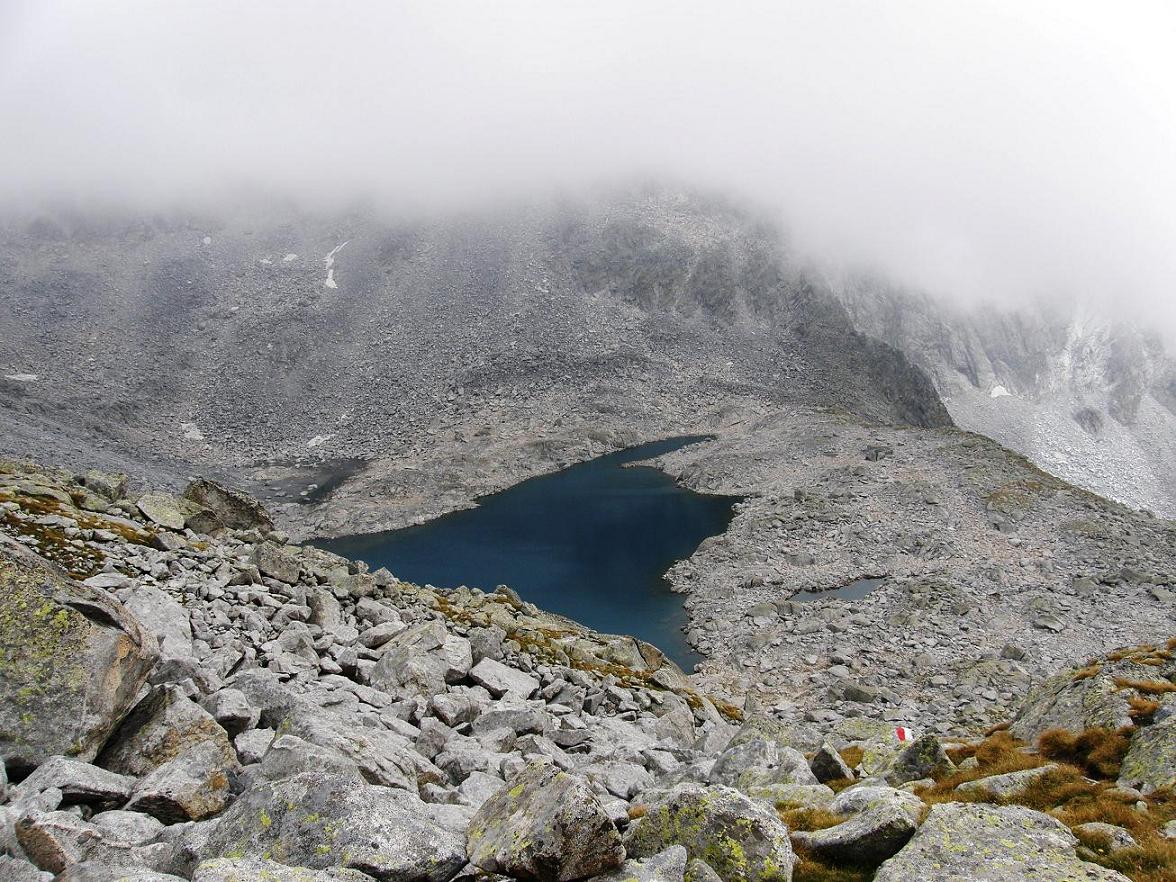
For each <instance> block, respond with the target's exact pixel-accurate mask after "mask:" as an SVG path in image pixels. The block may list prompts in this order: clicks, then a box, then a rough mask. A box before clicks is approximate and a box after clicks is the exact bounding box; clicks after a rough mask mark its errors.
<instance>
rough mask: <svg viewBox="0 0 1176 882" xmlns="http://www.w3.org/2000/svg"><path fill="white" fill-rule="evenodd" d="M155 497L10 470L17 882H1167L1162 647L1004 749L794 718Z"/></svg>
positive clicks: (506, 611)
mask: <svg viewBox="0 0 1176 882" xmlns="http://www.w3.org/2000/svg"><path fill="white" fill-rule="evenodd" d="M127 493H128V491H127V485H126V482H125V481H123V480H120V479H119V478H117V477H112V476H104V475H99V474H97V473H93V474H90V475H86V476H77V475H72V474H70V473H67V472H61V471H56V470H52V469H43V468H37V467H33V466H28V465H21V466H17V465H13V464H6V465H4V466H3V467H2V468H0V589H2V591H0V751H2V752H3V757H4V766H3V768H4V769H5V774H4V776H3V778H2V779H0V852H2V855H0V880H3V882H7V880H19V882H24V880H50V879H59V880H63V882H71V880H72V882H80V880H86V882H100V880H134V882H174V880H177V879H187V880H194V882H262V880H266V882H273V880H277V882H287V880H289V882H295V880H297V882H315V880H349V882H370V880H379V882H451V880H458V879H462V880H464V879H474V878H475V877H477V878H487V879H493V878H501V879H519V880H533V882H574V880H579V879H605V880H609V882H621V880H633V879H635V880H641V882H646V880H650V882H652V880H657V882H686V880H690V882H701V880H707V882H713V880H716V879H717V880H722V882H790V880H796V882H805V880H817V879H833V878H836V879H842V880H870V879H873V880H877V882H891V880H913V879H919V880H931V879H934V880H948V882H955V880H958V882H964V880H990V882H997V880H999V882H1019V880H1025V882H1028V880H1036V882H1043V880H1059V882H1060V880H1063V879H1066V880H1069V879H1074V880H1078V879H1081V880H1119V882H1122V880H1125V879H1129V878H1130V879H1134V880H1136V882H1159V880H1163V879H1170V878H1172V876H1171V872H1172V870H1173V863H1172V860H1173V855H1176V844H1174V842H1173V837H1176V820H1174V819H1176V797H1173V795H1172V788H1173V785H1174V784H1176V699H1174V698H1173V695H1174V694H1176V661H1174V660H1173V646H1176V641H1168V642H1165V640H1166V639H1167V635H1159V634H1157V635H1156V638H1157V640H1158V641H1159V642H1157V643H1154V644H1148V645H1143V646H1134V647H1128V648H1124V649H1123V650H1120V651H1118V652H1115V653H1111V654H1109V655H1104V656H1101V657H1099V658H1095V659H1091V660H1090V662H1089V663H1088V664H1086V665H1084V666H1082V667H1078V668H1073V669H1068V670H1063V671H1059V672H1058V673H1056V674H1055V675H1054V676H1053V677H1052V678H1049V679H1043V680H1041V681H1039V682H1037V683H1035V684H1034V686H1033V688H1032V689H1030V690H1027V691H1026V694H1025V696H1024V700H1023V702H1022V703H1021V705H1020V707H1018V708H1017V709H1016V710H1015V712H1014V713H1013V714H1012V716H1011V718H1010V720H1009V721H1008V723H1007V724H1006V725H1002V726H999V727H997V728H995V729H992V730H990V731H988V732H987V733H979V732H974V731H964V730H960V731H942V729H943V727H939V726H928V727H923V728H920V727H919V726H917V725H908V726H900V725H897V724H896V722H895V721H893V720H883V719H876V718H871V717H869V716H845V717H842V718H841V719H838V720H836V721H834V722H829V723H821V722H817V721H809V722H801V721H796V720H786V719H781V718H778V717H776V716H773V715H770V714H765V713H756V712H754V708H752V707H750V706H748V707H745V708H739V707H736V706H734V705H731V704H728V703H726V702H724V701H722V700H720V699H717V698H715V697H714V696H712V695H709V694H708V693H707V691H706V689H705V688H704V685H705V682H706V681H705V678H699V677H698V676H697V675H687V674H685V673H684V672H682V671H681V670H679V669H678V668H677V667H676V666H675V665H674V664H673V663H672V662H670V661H669V660H668V659H666V658H665V656H663V655H662V653H660V652H659V651H658V650H657V649H656V648H655V647H653V646H650V645H648V644H645V643H642V642H640V641H637V640H635V639H633V638H631V637H625V636H617V635H606V634H599V633H596V632H594V631H591V630H589V629H586V628H584V627H582V626H580V625H578V624H576V623H575V622H572V621H569V620H567V619H564V618H561V617H558V616H554V615H551V614H548V613H545V612H543V611H541V610H539V609H536V608H535V607H534V606H533V605H531V604H528V603H526V602H524V601H522V600H521V599H520V598H518V597H517V596H516V595H515V594H514V593H513V592H511V591H510V590H509V589H508V588H500V589H499V590H497V591H496V592H493V593H484V592H481V591H475V590H470V589H465V588H459V589H455V590H449V591H442V590H438V589H435V588H431V587H428V586H423V587H422V586H416V585H411V584H407V583H404V582H401V581H399V580H397V579H396V578H395V576H394V575H393V574H391V573H389V572H387V571H386V570H376V571H374V572H372V571H369V569H368V568H367V567H366V566H365V565H363V564H362V563H360V562H357V561H349V560H346V559H344V558H341V557H338V556H336V555H333V554H330V553H327V552H325V551H322V550H320V549H317V548H315V547H313V546H298V545H291V544H288V543H287V541H286V540H287V537H286V536H285V535H283V534H282V533H281V532H280V531H279V530H276V529H275V528H274V523H273V521H272V520H271V519H270V518H269V516H268V514H266V512H265V511H264V510H263V509H262V508H261V507H260V506H257V505H256V504H255V503H254V502H253V501H252V500H250V499H249V498H248V497H245V496H244V495H243V494H240V493H238V492H236V491H231V490H229V489H227V488H223V487H220V486H219V485H217V484H215V483H214V482H210V481H206V480H202V481H200V482H198V483H197V484H196V485H195V486H194V487H193V488H191V489H190V490H189V491H188V492H185V493H184V494H183V495H180V496H172V495H169V494H167V493H162V492H148V493H143V494H139V495H138V496H137V497H131V496H128V495H127ZM744 711H746V715H745V713H744ZM907 722H908V723H913V721H907ZM912 729H913V731H912Z"/></svg>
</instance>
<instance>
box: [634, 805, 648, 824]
mask: <svg viewBox="0 0 1176 882" xmlns="http://www.w3.org/2000/svg"><path fill="white" fill-rule="evenodd" d="M648 812H649V806H647V805H646V804H645V803H643V802H639V803H637V805H631V806H629V820H630V821H636V820H637V819H638V818H644V817H645V815H646V814H647V813H648Z"/></svg>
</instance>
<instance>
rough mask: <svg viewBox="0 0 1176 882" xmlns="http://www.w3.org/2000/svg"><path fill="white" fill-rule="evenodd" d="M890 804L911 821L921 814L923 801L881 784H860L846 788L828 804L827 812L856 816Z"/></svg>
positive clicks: (910, 794)
mask: <svg viewBox="0 0 1176 882" xmlns="http://www.w3.org/2000/svg"><path fill="white" fill-rule="evenodd" d="M886 803H890V804H893V805H896V806H898V807H899V808H901V809H902V810H903V811H905V812H906V813H907V814H908V815H909V816H910V817H911V819H912V820H916V821H917V820H918V819H919V818H920V817H922V814H923V808H924V806H923V800H921V799H919V797H917V796H915V795H914V794H913V793H908V792H907V791H905V790H896V789H895V788H893V787H887V786H885V785H883V784H875V783H870V782H862V783H861V784H855V785H854V786H853V787H847V788H846V789H845V790H842V791H841V792H840V793H838V794H837V796H835V797H834V798H833V801H832V802H831V803H829V811H831V812H833V813H834V814H837V815H856V814H859V813H860V812H864V811H867V810H868V809H870V808H872V807H873V806H876V805H882V804H886Z"/></svg>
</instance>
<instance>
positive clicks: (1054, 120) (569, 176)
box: [0, 0, 1176, 331]
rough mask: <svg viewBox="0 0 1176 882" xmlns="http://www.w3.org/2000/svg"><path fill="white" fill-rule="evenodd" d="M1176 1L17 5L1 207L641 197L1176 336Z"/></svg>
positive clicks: (0, 97)
mask: <svg viewBox="0 0 1176 882" xmlns="http://www.w3.org/2000/svg"><path fill="white" fill-rule="evenodd" d="M1173 45H1176V9H1173V8H1172V6H1171V4H1167V3H1162V2H1156V3H1143V2H1135V3H1117V4H1107V3H1101V2H1053V0H1050V2H1024V0H1021V2H988V3H984V4H968V8H964V4H955V3H952V4H945V3H942V2H931V0H927V2H921V0H911V2H892V3H886V4H879V3H877V2H866V0H861V2H855V0H845V2H830V0H820V2H818V0H812V2H801V3H788V4H780V3H764V4H757V3H743V4H721V5H720V4H710V3H691V2H672V3H671V2H657V3H642V4H623V3H599V2H597V3H592V4H576V5H574V6H572V5H569V4H556V3H540V2H534V3H520V2H500V3H493V4H483V3H419V4H409V3H391V4H377V3H360V2H350V3H348V2H342V3H331V4H325V3H311V2H300V0H284V2H272V3H249V4H241V3H237V2H214V0H207V2H201V3H190V4H179V3H158V2H109V3H102V4H95V3H84V2H76V3H74V2H44V0H37V2H34V0H29V2H21V0H15V2H13V0H9V2H4V3H2V4H0V120H3V127H4V133H5V134H4V137H3V138H0V201H2V204H3V205H5V206H8V207H14V206H20V207H28V206H36V205H39V204H42V203H44V202H47V201H55V200H63V199H64V200H68V201H69V202H71V203H75V204H81V205H83V206H88V205H91V204H92V205H94V206H109V205H120V206H130V207H133V208H136V209H139V210H149V209H153V208H158V207H165V206H174V205H177V204H179V205H183V204H189V203H190V204H202V205H203V206H205V207H207V205H208V204H209V203H210V202H211V203H215V202H216V200H217V199H221V198H227V197H228V195H230V194H240V193H242V192H259V193H267V194H279V195H282V196H289V197H293V198H296V199H299V200H302V201H305V202H306V203H308V204H309V205H311V206H338V205H341V204H345V203H347V202H349V201H351V200H354V199H364V200H370V201H372V202H374V203H375V204H377V205H379V206H381V207H382V208H384V209H386V210H391V211H396V210H399V209H401V208H405V209H408V208H414V209H415V208H418V207H420V206H430V207H440V208H442V209H450V208H457V207H463V206H466V205H477V204H485V203H486V202H487V201H493V200H497V199H503V198H508V197H516V196H530V195H534V194H541V193H544V192H546V191H548V190H549V189H552V188H560V187H577V186H581V185H584V184H588V183H592V182H596V181H600V180H610V179H616V178H618V177H625V176H631V175H648V176H652V177H655V178H656V177H662V176H665V177H671V178H673V179H674V180H678V181H688V182H691V183H693V184H697V185H699V186H703V187H707V188H719V189H722V190H727V191H731V192H733V193H735V194H738V195H739V196H741V197H744V198H748V199H750V200H753V201H754V202H755V203H757V204H758V205H760V206H763V207H766V208H768V209H769V210H770V211H772V212H773V213H776V214H777V215H778V216H779V217H780V218H781V219H782V221H783V222H784V223H785V225H786V226H787V228H788V230H789V231H790V234H791V235H792V237H793V238H794V239H795V241H796V243H797V244H798V246H799V247H801V248H802V249H803V250H806V251H808V252H811V253H814V254H816V255H819V256H822V257H825V258H829V259H835V260H837V261H846V262H863V263H867V264H870V265H872V266H876V267H878V268H879V269H881V270H882V271H884V272H885V273H887V274H888V275H889V276H891V277H893V278H895V279H898V280H900V281H902V282H905V283H908V284H911V285H914V286H920V287H924V288H926V289H928V290H930V291H932V292H934V293H936V294H938V295H940V296H946V297H952V298H955V299H957V300H960V301H963V302H969V303H970V302H976V301H979V300H981V299H986V298H994V299H997V300H1000V301H1002V302H1006V303H1007V302H1020V301H1023V300H1025V299H1027V298H1082V299H1091V300H1093V301H1096V302H1099V303H1102V304H1103V305H1108V304H1109V305H1111V306H1113V307H1114V308H1115V309H1116V310H1117V311H1119V312H1121V313H1122V314H1125V315H1139V316H1143V317H1145V318H1146V319H1147V320H1148V321H1149V322H1154V323H1155V324H1156V325H1157V326H1160V327H1164V328H1166V329H1168V330H1169V331H1171V330H1173V329H1176V302H1174V301H1176V297H1174V296H1173V295H1174V294H1176V291H1174V284H1173V279H1174V278H1176V247H1174V246H1173V243H1174V242H1176V164H1174V163H1173V157H1174V156H1176V53H1173V52H1172V51H1171V47H1172V46H1173Z"/></svg>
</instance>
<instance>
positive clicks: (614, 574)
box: [316, 437, 738, 671]
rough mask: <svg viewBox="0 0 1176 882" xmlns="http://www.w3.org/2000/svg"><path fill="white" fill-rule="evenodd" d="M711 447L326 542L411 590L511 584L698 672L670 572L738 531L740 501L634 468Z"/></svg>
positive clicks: (594, 466)
mask: <svg viewBox="0 0 1176 882" xmlns="http://www.w3.org/2000/svg"><path fill="white" fill-rule="evenodd" d="M700 440H704V439H702V438H695V437H691V438H671V439H667V440H664V441H656V442H654V443H652V444H643V445H641V446H640V447H634V448H630V449H628V450H622V451H620V452H618V453H613V454H609V455H607V456H602V457H599V458H597V459H593V460H589V461H588V462H584V463H580V464H579V465H574V466H571V467H570V468H567V469H564V470H563V471H561V472H556V473H554V474H551V475H543V476H541V477H538V478H532V479H531V480H528V481H524V482H523V483H521V484H518V485H516V486H514V487H511V488H510V489H508V490H504V491H503V492H501V493H495V494H493V495H491V496H485V497H483V498H481V499H480V500H478V506H477V508H472V509H467V510H464V511H459V512H454V513H453V514H449V515H445V516H444V517H440V518H437V519H436V520H433V521H430V522H428V523H425V524H420V525H418V526H415V527H408V528H405V529H403V530H393V531H390V532H386V533H370V534H365V535H360V536H348V537H344V538H340V539H331V540H321V541H318V542H316V544H317V545H319V546H321V547H323V548H326V549H328V550H330V551H334V552H336V553H338V554H342V555H345V556H346V557H350V558H359V559H361V560H364V561H366V562H367V563H368V564H369V565H371V567H372V568H373V569H374V568H376V567H381V566H384V567H387V568H388V569H389V570H391V571H392V573H394V574H395V575H396V576H397V577H398V578H400V579H403V580H405V581H408V582H416V583H418V584H426V583H427V584H430V585H435V586H437V587H440V588H452V587H456V586H458V585H467V586H470V587H474V588H481V589H483V590H487V591H491V590H493V589H494V588H495V587H496V586H498V585H509V586H510V587H511V588H513V589H514V590H515V591H517V592H518V593H519V595H520V596H521V597H522V598H523V599H524V600H529V601H531V602H532V603H534V604H535V605H537V606H539V607H540V608H542V609H546V610H550V611H552V612H556V613H561V614H562V615H565V616H569V617H570V618H573V619H575V620H576V621H578V622H581V623H583V624H585V625H587V626H588V627H590V628H595V629H596V630H598V631H604V632H606V633H611V634H632V635H634V636H635V637H640V638H641V639H642V640H646V641H648V642H649V643H652V644H654V645H655V646H657V647H658V648H659V649H661V650H662V651H663V652H664V653H666V655H668V656H669V657H670V658H672V659H674V661H676V662H677V663H678V664H679V665H680V666H681V667H682V668H683V669H684V670H686V671H690V670H692V669H693V666H694V664H695V663H697V662H698V661H700V660H701V656H699V655H698V654H697V653H696V652H694V650H693V649H691V648H690V646H689V644H687V642H686V639H685V635H684V634H683V631H682V629H683V628H684V627H685V625H686V624H687V616H686V611H685V609H684V608H683V606H682V595H680V594H675V593H673V592H672V591H670V589H669V586H668V584H667V583H666V581H665V579H664V578H663V575H664V573H665V572H666V570H667V569H669V567H670V566H671V565H672V564H673V563H674V562H675V561H678V560H681V559H683V558H686V557H689V556H690V555H691V554H692V553H693V552H694V550H695V549H696V548H697V547H698V545H699V543H700V542H702V541H703V540H704V539H706V538H707V537H708V536H713V535H715V534H718V533H721V532H723V530H725V529H726V527H727V524H728V523H730V521H731V518H732V516H733V511H732V505H733V504H734V503H735V502H736V501H738V499H737V497H731V496H710V495H705V494H700V493H695V492H693V491H691V490H687V489H684V488H682V487H679V486H678V485H677V484H675V483H674V482H673V480H672V479H671V478H670V477H669V476H668V475H666V474H664V473H663V472H660V471H658V470H657V469H654V468H649V467H646V466H629V467H625V463H630V462H634V461H636V460H641V459H648V458H650V457H654V456H659V455H661V454H663V453H667V452H669V451H671V450H676V449H678V448H679V447H683V446H685V445H687V444H689V443H692V442H695V441H700Z"/></svg>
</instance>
